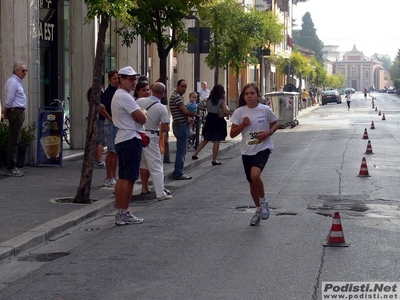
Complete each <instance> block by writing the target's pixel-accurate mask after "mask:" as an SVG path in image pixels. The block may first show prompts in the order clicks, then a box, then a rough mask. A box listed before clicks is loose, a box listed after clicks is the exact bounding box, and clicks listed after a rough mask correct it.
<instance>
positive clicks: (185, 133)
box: [169, 79, 197, 180]
mask: <svg viewBox="0 0 400 300" xmlns="http://www.w3.org/2000/svg"><path fill="white" fill-rule="evenodd" d="M187 85H188V83H187V81H186V80H184V79H180V80H178V84H177V86H176V90H175V91H174V92H173V93H172V95H171V97H170V99H169V109H170V110H171V115H172V119H173V122H172V131H173V133H174V135H175V137H176V156H175V166H174V172H173V174H172V176H173V178H174V179H176V180H189V179H192V177H191V176H188V175H185V174H184V165H185V155H186V149H187V143H188V138H189V120H188V117H196V116H197V114H195V113H193V112H191V111H190V110H188V109H187V108H186V105H185V101H184V99H183V94H185V92H186V89H187Z"/></svg>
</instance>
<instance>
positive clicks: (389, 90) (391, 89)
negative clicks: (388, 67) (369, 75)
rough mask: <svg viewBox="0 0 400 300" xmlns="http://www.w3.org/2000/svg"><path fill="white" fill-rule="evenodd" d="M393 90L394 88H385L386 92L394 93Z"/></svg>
mask: <svg viewBox="0 0 400 300" xmlns="http://www.w3.org/2000/svg"><path fill="white" fill-rule="evenodd" d="M394 92H395V89H394V88H390V89H388V90H387V93H388V94H394Z"/></svg>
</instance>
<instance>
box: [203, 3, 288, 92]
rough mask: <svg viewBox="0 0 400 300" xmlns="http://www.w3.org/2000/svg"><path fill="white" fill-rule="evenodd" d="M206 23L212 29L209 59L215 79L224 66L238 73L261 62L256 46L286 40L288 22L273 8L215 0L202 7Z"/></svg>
mask: <svg viewBox="0 0 400 300" xmlns="http://www.w3.org/2000/svg"><path fill="white" fill-rule="evenodd" d="M199 15H200V18H201V20H202V25H203V26H208V27H210V29H211V33H212V34H211V35H212V37H211V41H210V54H209V55H208V56H207V57H206V59H205V62H206V64H207V65H208V66H209V67H210V68H211V69H214V83H215V84H216V83H217V81H218V71H219V68H220V67H221V66H226V65H228V66H230V67H231V68H232V70H233V73H234V74H239V72H240V70H242V69H244V68H246V67H247V66H248V65H255V64H258V57H257V52H256V48H257V47H260V48H269V46H270V45H271V44H274V43H279V42H281V41H283V38H284V37H283V34H282V32H283V29H284V24H282V23H279V21H278V19H277V17H276V16H275V15H274V14H273V13H272V12H259V11H256V10H254V9H250V8H248V11H243V8H242V7H241V6H240V5H238V3H237V1H235V0H224V1H222V2H221V1H213V2H210V3H208V5H205V6H203V7H202V9H201V10H200V11H199Z"/></svg>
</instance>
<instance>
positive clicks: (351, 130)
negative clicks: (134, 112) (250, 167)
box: [0, 93, 400, 300]
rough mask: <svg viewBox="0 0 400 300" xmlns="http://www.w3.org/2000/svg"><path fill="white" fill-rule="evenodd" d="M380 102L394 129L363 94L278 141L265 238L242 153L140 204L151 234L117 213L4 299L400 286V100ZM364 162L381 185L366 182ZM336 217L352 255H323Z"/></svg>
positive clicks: (240, 295)
mask: <svg viewBox="0 0 400 300" xmlns="http://www.w3.org/2000/svg"><path fill="white" fill-rule="evenodd" d="M374 96H376V97H377V99H376V100H375V106H377V107H378V110H381V112H382V113H385V118H386V120H381V117H382V116H378V111H375V110H374V109H372V106H371V98H368V100H364V99H363V95H362V94H361V93H356V94H355V95H354V96H353V100H352V108H351V110H350V111H347V106H346V104H345V103H343V104H329V105H326V106H323V107H319V108H318V109H315V110H313V111H311V112H309V113H307V114H305V115H303V116H302V117H300V118H299V121H300V125H299V126H296V127H294V128H292V129H289V128H288V129H283V130H279V131H278V132H277V133H276V134H275V135H274V136H273V139H274V143H275V150H274V151H273V153H272V154H271V156H270V160H269V162H268V164H267V167H266V169H265V170H264V172H263V178H264V180H265V187H266V192H267V195H268V198H269V202H270V205H271V207H272V215H271V217H270V219H269V220H266V221H262V224H261V225H260V226H259V227H251V226H249V222H250V219H251V216H252V213H253V212H254V208H253V207H252V202H251V200H250V196H249V192H248V183H247V182H246V181H245V177H244V172H243V170H242V164H241V157H240V155H239V149H238V148H237V149H234V150H232V151H231V152H229V153H226V154H224V155H223V156H222V157H220V158H221V161H222V162H223V164H222V166H218V167H212V166H211V165H209V162H208V163H207V165H203V166H201V167H199V168H198V169H197V170H193V171H192V172H191V175H193V176H194V179H193V180H192V181H187V182H185V185H182V182H179V184H180V185H181V186H179V188H178V186H177V187H176V189H174V198H173V199H172V200H169V201H165V202H152V201H148V202H147V201H136V202H135V201H134V202H133V204H132V206H131V207H132V211H133V212H134V213H135V214H137V215H138V216H139V217H143V218H144V219H145V223H143V224H141V225H132V226H125V227H116V226H114V225H113V214H111V213H110V214H109V215H106V216H103V217H101V218H99V219H96V220H94V221H91V222H89V223H86V224H82V225H80V226H77V227H76V228H74V229H73V230H71V231H69V232H66V233H64V234H63V235H62V236H60V237H58V238H57V239H54V240H52V241H50V242H48V243H47V244H46V245H42V246H40V247H39V248H37V249H35V250H33V251H31V252H30V253H23V254H21V255H20V256H19V257H17V258H15V259H12V260H8V261H5V262H3V263H2V265H1V267H0V278H2V280H1V284H2V285H1V286H0V298H1V299H41V300H44V299H65V300H66V299H122V298H132V299H146V300H147V299H148V300H155V299H171V300H180V299H182V300H183V299H185V300H186V299H191V300H192V299H193V300H197V299H198V300H200V299H201V300H202V299H230V300H231V299H238V300H239V299H240V300H241V299H260V300H261V299H269V300H281V299H285V300H289V299H298V300H306V299H321V284H322V283H323V282H327V281H349V282H374V281H379V282H383V281H384V282H395V281H399V272H398V260H399V257H400V255H399V254H400V253H399V252H400V250H399V249H400V240H399V233H398V227H399V225H400V222H399V213H400V210H399V202H400V199H399V196H398V195H399V190H400V187H399V184H398V182H399V180H398V178H399V175H400V174H399V173H400V172H399V171H400V157H399V156H398V153H399V147H400V145H399V141H400V131H399V121H398V120H399V117H400V100H399V98H398V97H397V96H395V95H383V94H374ZM371 121H374V124H375V129H374V130H371V129H370V124H371ZM365 128H367V131H368V137H369V140H370V142H371V145H372V149H373V152H374V154H371V155H366V154H364V152H365V151H366V147H367V141H368V140H367V139H363V134H364V131H365ZM363 157H365V158H366V162H367V168H368V172H369V175H370V177H358V176H357V175H359V171H360V167H361V162H362V158H363ZM172 184H174V183H172ZM335 211H338V212H339V213H340V217H341V224H342V226H343V233H344V237H345V239H346V242H348V243H350V246H349V247H346V248H336V247H323V246H322V245H323V243H324V242H325V241H326V238H327V236H328V235H329V234H330V229H331V225H332V216H333V213H334V212H335Z"/></svg>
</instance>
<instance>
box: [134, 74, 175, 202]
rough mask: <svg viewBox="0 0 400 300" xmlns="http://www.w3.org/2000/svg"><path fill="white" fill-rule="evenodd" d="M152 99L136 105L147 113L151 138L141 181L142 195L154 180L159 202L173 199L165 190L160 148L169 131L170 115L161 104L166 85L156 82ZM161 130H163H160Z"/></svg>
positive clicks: (147, 130) (145, 151)
mask: <svg viewBox="0 0 400 300" xmlns="http://www.w3.org/2000/svg"><path fill="white" fill-rule="evenodd" d="M151 92H152V95H151V96H150V97H145V98H140V99H138V100H136V103H137V104H138V105H139V106H140V107H141V108H144V109H146V111H147V121H146V124H144V126H145V128H146V135H148V136H149V137H150V144H149V146H148V147H146V148H143V155H142V162H141V164H140V179H141V180H142V194H146V193H148V192H149V186H148V181H149V176H150V174H151V177H152V178H153V184H154V190H155V192H156V197H157V199H158V201H162V200H168V199H171V198H172V196H171V195H168V194H167V193H166V192H165V189H164V167H163V162H162V156H161V152H160V147H159V144H158V142H159V136H160V134H164V132H165V133H167V132H168V131H169V123H170V120H169V114H168V110H167V108H166V107H165V106H164V105H163V104H161V99H162V98H163V97H164V93H165V85H164V84H163V83H161V82H156V83H155V84H154V85H153V86H152V88H151ZM160 129H161V130H160Z"/></svg>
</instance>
